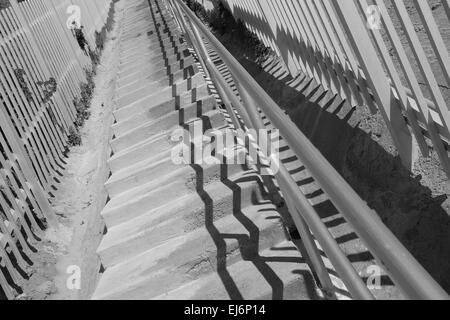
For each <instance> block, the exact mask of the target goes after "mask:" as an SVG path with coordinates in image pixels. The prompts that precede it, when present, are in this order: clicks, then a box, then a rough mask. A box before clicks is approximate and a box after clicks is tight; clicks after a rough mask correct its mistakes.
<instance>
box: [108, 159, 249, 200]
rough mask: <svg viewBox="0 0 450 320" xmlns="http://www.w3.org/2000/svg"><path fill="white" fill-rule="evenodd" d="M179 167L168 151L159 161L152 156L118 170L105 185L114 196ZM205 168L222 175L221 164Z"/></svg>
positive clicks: (216, 174)
mask: <svg viewBox="0 0 450 320" xmlns="http://www.w3.org/2000/svg"><path fill="white" fill-rule="evenodd" d="M228 167H229V169H228V170H229V171H233V172H234V171H235V169H234V167H236V168H238V169H240V168H242V166H241V165H229V166H228ZM179 168H180V165H179V164H178V163H175V162H174V160H173V158H172V154H168V153H167V156H166V157H164V156H163V157H162V159H161V160H159V161H156V160H155V159H154V158H150V159H148V160H144V161H141V162H138V163H136V164H134V165H132V166H129V167H126V168H124V169H122V170H120V171H118V172H117V173H115V174H113V175H112V176H111V177H110V178H109V180H108V181H107V182H106V184H105V187H106V189H107V191H108V193H109V194H110V196H111V197H114V196H117V195H118V194H121V193H123V192H126V191H127V190H129V189H134V188H137V187H139V186H141V185H143V184H146V183H148V182H149V181H152V180H157V179H158V178H161V177H162V176H164V175H167V174H169V173H171V172H173V171H176V170H177V169H179ZM204 170H205V173H204V174H210V175H211V176H218V177H220V172H221V171H220V170H221V165H213V166H210V167H209V166H208V167H206V168H204ZM188 177H189V176H187V177H186V179H187V178H188ZM186 181H188V180H186Z"/></svg>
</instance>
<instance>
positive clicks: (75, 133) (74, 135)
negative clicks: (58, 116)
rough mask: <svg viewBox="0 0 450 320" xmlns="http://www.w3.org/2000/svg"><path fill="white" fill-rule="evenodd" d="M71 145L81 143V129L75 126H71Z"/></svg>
mask: <svg viewBox="0 0 450 320" xmlns="http://www.w3.org/2000/svg"><path fill="white" fill-rule="evenodd" d="M68 143H69V146H71V147H75V146H80V145H81V135H80V131H79V130H78V129H77V128H75V127H70V128H69V142H68Z"/></svg>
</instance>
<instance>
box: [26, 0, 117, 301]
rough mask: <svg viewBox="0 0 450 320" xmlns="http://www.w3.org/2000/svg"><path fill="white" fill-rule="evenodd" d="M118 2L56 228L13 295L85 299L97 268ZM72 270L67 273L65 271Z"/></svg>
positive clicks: (59, 196) (61, 192)
mask: <svg viewBox="0 0 450 320" xmlns="http://www.w3.org/2000/svg"><path fill="white" fill-rule="evenodd" d="M122 12H123V5H122V4H121V3H120V2H118V3H117V4H116V13H115V21H116V24H115V27H114V30H113V31H112V32H111V33H110V34H109V35H108V39H107V43H106V46H105V49H104V52H103V55H102V61H101V65H99V66H98V69H97V70H98V71H97V75H96V77H95V83H96V90H95V93H94V97H93V100H92V105H91V112H92V115H91V118H90V119H89V120H88V121H87V122H86V124H85V126H84V128H83V129H82V130H81V134H82V139H83V143H82V145H81V146H79V147H75V148H73V149H72V150H71V152H70V154H69V156H68V159H66V162H67V167H66V171H65V173H64V178H63V179H62V181H61V183H60V184H59V186H57V188H58V190H57V191H56V192H55V198H54V199H53V201H52V205H53V207H54V209H55V212H56V214H57V215H58V219H59V223H60V228H59V229H58V230H48V231H47V232H46V239H45V240H44V241H42V243H41V246H40V248H38V252H37V253H36V257H32V260H33V261H34V262H35V264H34V265H33V266H32V275H31V276H30V279H29V281H27V282H26V283H25V284H24V293H23V294H22V295H21V296H19V298H18V299H33V300H34V299H36V300H41V299H58V300H60V299H63V300H70V299H87V298H89V297H90V295H91V293H92V292H93V290H94V289H95V285H96V283H97V280H98V276H99V274H100V272H101V264H100V260H99V258H98V256H97V254H96V249H97V247H98V244H99V243H100V240H101V238H102V236H103V233H104V230H105V225H104V223H103V220H102V219H101V216H100V211H101V210H102V209H103V207H104V205H105V203H106V201H107V193H106V191H105V189H104V183H105V181H106V179H107V178H108V175H109V169H108V167H107V165H106V161H107V159H108V158H109V155H110V153H111V151H110V149H109V140H110V138H111V130H110V129H111V125H112V121H113V117H112V108H113V97H114V88H115V78H116V72H117V70H116V68H117V67H118V57H119V56H118V51H119V50H118V49H119V47H118V44H119V40H118V37H119V34H118V32H119V30H120V17H121V14H122ZM77 268H79V270H80V271H81V274H80V275H81V278H80V280H81V282H80V284H81V289H80V290H76V289H75V290H70V289H69V288H68V286H67V282H68V279H69V278H70V277H71V275H73V274H74V273H73V272H74V271H73V270H76V269H77ZM68 272H72V273H68Z"/></svg>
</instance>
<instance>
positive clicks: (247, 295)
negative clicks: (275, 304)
mask: <svg viewBox="0 0 450 320" xmlns="http://www.w3.org/2000/svg"><path fill="white" fill-rule="evenodd" d="M317 291H318V288H317V285H316V283H315V281H314V278H313V276H312V272H311V270H310V268H309V266H308V264H307V263H305V260H304V259H303V257H302V256H301V254H300V253H299V251H298V249H297V247H296V246H295V245H294V244H293V243H292V242H290V241H284V242H281V243H278V244H276V245H274V246H273V247H271V248H268V249H266V250H264V251H262V252H261V253H260V257H259V258H258V259H254V260H243V261H239V262H237V263H235V264H232V265H230V266H227V267H226V269H225V270H222V271H219V272H217V273H211V274H209V275H207V276H205V277H200V278H199V279H197V280H194V281H191V282H189V283H187V284H185V285H183V286H180V287H178V288H176V289H174V290H172V291H169V292H167V293H163V294H161V295H158V296H155V297H152V299H153V300H192V301H193V300H314V299H318V298H319V297H318V296H317Z"/></svg>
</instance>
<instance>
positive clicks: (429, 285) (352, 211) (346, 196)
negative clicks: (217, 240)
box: [178, 0, 449, 299]
mask: <svg viewBox="0 0 450 320" xmlns="http://www.w3.org/2000/svg"><path fill="white" fill-rule="evenodd" d="M178 3H179V4H180V5H181V6H182V8H183V10H184V12H185V13H186V14H187V15H188V16H189V18H190V20H191V21H192V22H193V23H195V25H196V26H197V27H198V28H199V29H200V30H201V32H202V34H203V35H204V36H205V37H206V38H207V40H208V41H209V42H210V43H211V44H212V45H213V46H214V47H215V48H216V49H217V51H218V52H219V53H220V54H221V57H222V59H223V61H224V62H225V63H226V64H227V66H228V67H229V69H230V71H231V72H232V74H233V75H234V77H235V79H236V80H237V81H238V82H240V83H241V84H242V85H243V86H245V88H246V89H247V90H248V92H249V94H250V95H251V96H252V97H253V98H254V99H255V102H256V103H257V104H258V105H259V106H260V108H261V109H262V111H263V112H264V113H265V114H266V116H267V117H268V118H269V119H270V121H271V122H272V123H273V124H274V126H275V127H277V128H278V129H280V131H281V134H282V136H283V137H284V139H285V140H286V141H287V143H288V145H289V146H290V147H291V149H292V150H293V151H294V152H295V154H296V155H297V156H298V158H299V159H300V160H301V161H302V162H303V164H304V165H305V166H306V167H307V168H308V170H309V171H310V172H311V174H312V175H313V177H314V179H315V180H316V181H317V182H318V183H319V184H320V186H321V187H322V189H323V190H324V191H325V192H326V193H327V194H328V196H329V197H330V199H331V200H332V202H333V203H334V205H335V206H336V207H337V208H338V209H339V211H340V212H341V213H342V214H343V215H344V217H345V218H346V220H347V221H348V222H349V223H350V224H351V225H352V227H353V228H354V229H355V231H356V233H357V234H358V236H359V237H360V238H361V239H362V241H363V242H364V243H365V244H366V246H367V247H368V248H369V250H370V251H371V252H372V254H373V255H374V256H375V258H376V259H377V260H378V262H379V263H380V264H381V265H382V266H384V268H385V270H386V271H387V272H388V273H389V275H390V276H391V278H392V280H393V281H394V282H395V283H396V284H397V285H398V286H399V287H400V288H401V289H402V291H403V292H404V293H405V294H406V295H407V296H408V297H410V298H413V299H449V296H448V294H447V293H446V292H445V291H444V290H443V289H442V288H441V287H440V286H439V284H438V283H437V282H436V281H435V280H434V279H433V278H432V277H431V276H430V275H429V274H428V273H427V271H426V270H425V269H424V268H423V267H422V266H421V265H420V264H419V263H418V262H417V261H416V260H415V259H414V257H413V256H412V255H411V253H410V252H408V250H406V248H405V247H404V246H403V245H402V244H401V243H400V241H399V240H398V239H397V238H396V237H395V236H394V235H393V234H392V232H391V231H390V230H389V229H388V228H387V227H386V225H384V223H383V222H382V221H381V219H380V218H379V217H378V216H377V215H376V213H375V212H374V211H372V210H371V209H370V208H369V207H368V206H367V204H366V203H365V202H364V201H363V200H362V199H361V198H360V197H359V196H358V194H357V193H356V192H355V191H354V190H353V189H352V188H351V187H350V185H349V184H348V183H347V182H346V181H345V180H344V179H343V178H342V176H341V175H340V174H339V173H338V172H337V171H336V170H335V169H334V168H333V167H332V166H331V164H330V163H329V162H328V161H327V160H326V159H325V157H324V156H323V155H322V154H321V153H320V152H319V151H318V150H317V149H316V147H315V146H314V145H313V144H312V143H311V142H310V141H309V140H308V139H307V138H306V136H305V135H304V134H303V133H302V132H301V131H300V130H299V128H298V127H297V126H296V125H295V124H294V123H293V122H292V121H291V120H290V118H289V117H288V116H287V115H285V114H284V113H283V112H282V110H281V109H280V108H279V106H278V105H277V104H276V103H275V102H274V101H273V100H272V98H271V97H270V96H269V95H268V94H267V93H266V92H265V91H264V90H263V89H262V88H261V87H260V86H259V84H258V83H257V82H256V81H255V80H254V79H253V78H252V77H251V75H250V74H248V72H247V71H246V70H245V69H244V68H243V67H242V66H241V65H240V64H239V62H238V61H237V60H236V59H235V58H234V57H233V56H232V55H231V54H230V53H229V52H228V51H227V50H226V48H225V47H224V46H223V45H222V44H221V43H220V41H218V40H217V39H216V38H215V37H214V36H213V35H212V34H211V32H210V31H209V30H208V29H207V28H206V27H205V26H204V25H203V23H202V22H201V21H200V20H199V19H198V18H197V17H196V16H195V14H193V13H192V12H191V10H190V9H189V8H188V7H187V6H186V5H185V4H184V3H183V2H182V1H179V0H178ZM310 227H311V226H310ZM316 236H318V235H316Z"/></svg>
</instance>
